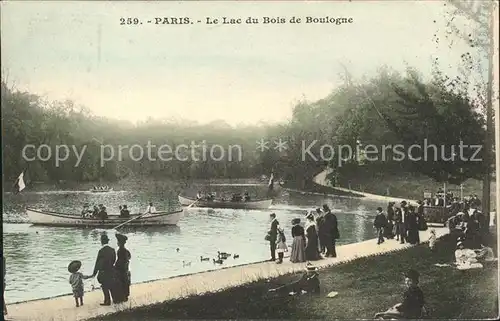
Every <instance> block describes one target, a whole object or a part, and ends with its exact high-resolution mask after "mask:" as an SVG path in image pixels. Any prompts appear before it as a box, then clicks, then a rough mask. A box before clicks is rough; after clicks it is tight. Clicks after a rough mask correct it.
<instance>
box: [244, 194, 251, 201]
mask: <svg viewBox="0 0 500 321" xmlns="http://www.w3.org/2000/svg"><path fill="white" fill-rule="evenodd" d="M249 201H250V195H248V192H245V202H249Z"/></svg>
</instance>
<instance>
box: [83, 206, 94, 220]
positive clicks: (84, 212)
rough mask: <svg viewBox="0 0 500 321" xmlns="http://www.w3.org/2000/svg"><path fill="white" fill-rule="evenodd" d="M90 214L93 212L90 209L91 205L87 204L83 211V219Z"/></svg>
mask: <svg viewBox="0 0 500 321" xmlns="http://www.w3.org/2000/svg"><path fill="white" fill-rule="evenodd" d="M89 213H92V211H91V210H90V209H89V204H88V203H85V204H84V205H83V209H82V217H87V216H88V214H89Z"/></svg>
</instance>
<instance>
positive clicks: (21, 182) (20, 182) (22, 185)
mask: <svg viewBox="0 0 500 321" xmlns="http://www.w3.org/2000/svg"><path fill="white" fill-rule="evenodd" d="M16 187H17V188H16V190H17V192H18V193H19V192H20V191H22V190H23V189H25V188H26V184H25V183H24V172H22V173H21V174H20V175H19V177H18V178H17V182H16Z"/></svg>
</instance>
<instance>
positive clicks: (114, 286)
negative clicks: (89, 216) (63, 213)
mask: <svg viewBox="0 0 500 321" xmlns="http://www.w3.org/2000/svg"><path fill="white" fill-rule="evenodd" d="M116 240H117V244H118V250H117V251H115V249H114V248H112V247H111V246H109V245H108V243H109V238H108V235H107V234H102V235H101V245H102V247H101V249H100V250H99V252H98V254H97V259H96V262H95V266H94V272H93V273H92V275H88V276H85V275H83V274H82V273H80V272H79V269H80V267H81V265H82V264H81V262H80V261H72V262H71V263H70V264H69V266H68V271H69V272H70V273H71V275H70V278H69V283H70V284H71V286H72V290H73V296H74V297H75V302H76V306H77V307H78V306H81V305H83V292H84V289H83V280H84V279H89V278H93V277H95V276H96V275H97V281H98V282H99V283H100V284H101V289H102V292H103V294H104V302H103V303H101V305H111V300H113V303H122V302H127V301H128V297H129V295H130V280H131V279H130V270H129V262H130V259H131V254H130V252H129V250H127V249H126V248H125V243H126V242H127V237H126V236H125V235H122V234H116Z"/></svg>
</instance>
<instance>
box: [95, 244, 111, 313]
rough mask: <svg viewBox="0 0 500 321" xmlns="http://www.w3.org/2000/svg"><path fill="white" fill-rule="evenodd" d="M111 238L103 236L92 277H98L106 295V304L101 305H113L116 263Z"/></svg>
mask: <svg viewBox="0 0 500 321" xmlns="http://www.w3.org/2000/svg"><path fill="white" fill-rule="evenodd" d="M108 243H109V238H108V235H107V234H102V235H101V245H102V247H101V249H100V250H99V253H97V259H96V261H95V266H94V273H93V274H92V276H96V275H97V281H98V282H99V283H100V284H101V288H102V292H103V294H104V302H103V303H101V305H111V296H112V295H113V294H114V293H113V290H114V289H113V280H114V264H115V261H116V252H115V249H113V248H112V247H110V246H109V245H108Z"/></svg>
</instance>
